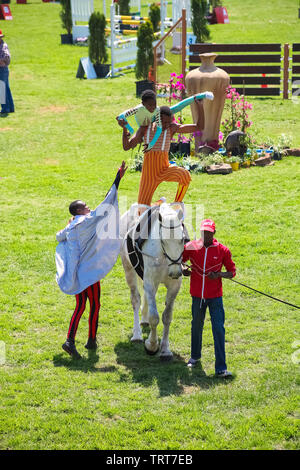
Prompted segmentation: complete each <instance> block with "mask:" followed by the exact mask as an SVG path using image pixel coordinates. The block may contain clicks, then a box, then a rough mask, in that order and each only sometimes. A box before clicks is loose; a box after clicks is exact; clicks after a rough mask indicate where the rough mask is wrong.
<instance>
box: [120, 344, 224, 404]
mask: <svg viewBox="0 0 300 470" xmlns="http://www.w3.org/2000/svg"><path fill="white" fill-rule="evenodd" d="M115 353H116V355H117V363H118V364H122V365H123V366H125V367H126V369H128V370H129V371H130V378H129V377H128V375H127V374H124V373H123V374H121V375H120V381H121V382H124V381H127V380H131V381H133V382H137V383H140V384H142V385H143V386H144V387H147V386H149V387H150V386H152V385H153V383H154V382H156V383H157V386H158V388H159V394H160V396H168V395H181V394H185V393H189V394H190V393H194V392H197V389H202V390H205V389H210V388H214V387H217V386H218V385H220V384H224V382H226V383H228V384H229V383H230V382H231V380H228V379H227V380H225V381H224V379H220V378H217V377H215V376H214V375H206V373H205V371H204V370H203V368H202V365H201V363H200V362H199V364H198V365H197V366H196V367H194V368H192V369H190V368H189V367H187V365H186V361H185V359H183V358H182V357H181V356H180V355H178V354H174V355H173V360H172V361H169V362H163V361H161V360H160V358H159V353H158V354H156V355H155V356H149V355H147V353H146V352H145V349H144V344H143V343H131V342H130V339H129V341H126V342H120V343H118V344H117V345H116V346H115Z"/></svg>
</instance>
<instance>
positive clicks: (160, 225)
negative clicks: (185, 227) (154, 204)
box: [158, 213, 184, 266]
mask: <svg viewBox="0 0 300 470" xmlns="http://www.w3.org/2000/svg"><path fill="white" fill-rule="evenodd" d="M158 220H159V238H160V244H161V247H162V251H163V254H164V256H165V257H166V258H167V259H168V260H169V261H171V263H169V264H168V266H172V265H173V264H178V265H181V259H182V255H183V251H184V250H182V252H181V254H180V255H179V256H178V258H177V259H173V258H171V257H170V256H169V255H168V253H167V252H166V248H165V246H164V241H163V238H162V233H161V232H162V230H161V229H162V228H165V229H168V230H171V229H172V230H175V228H179V227H182V224H179V225H176V226H171V227H167V226H166V225H163V223H162V217H161V214H160V213H159V217H158ZM182 241H183V242H184V237H182Z"/></svg>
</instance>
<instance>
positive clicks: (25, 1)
mask: <svg viewBox="0 0 300 470" xmlns="http://www.w3.org/2000/svg"><path fill="white" fill-rule="evenodd" d="M6 3H10V2H6ZM17 3H23V4H24V3H27V0H17Z"/></svg>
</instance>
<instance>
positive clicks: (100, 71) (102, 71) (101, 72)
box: [94, 64, 110, 78]
mask: <svg viewBox="0 0 300 470" xmlns="http://www.w3.org/2000/svg"><path fill="white" fill-rule="evenodd" d="M109 68H110V64H94V69H95V72H96V75H97V78H105V77H106V75H107V74H108V73H109Z"/></svg>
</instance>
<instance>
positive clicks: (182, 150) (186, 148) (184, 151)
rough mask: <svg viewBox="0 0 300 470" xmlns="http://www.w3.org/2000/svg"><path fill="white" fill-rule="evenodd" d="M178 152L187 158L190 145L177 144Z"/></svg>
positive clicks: (185, 143) (188, 143) (187, 143)
mask: <svg viewBox="0 0 300 470" xmlns="http://www.w3.org/2000/svg"><path fill="white" fill-rule="evenodd" d="M179 152H180V153H181V154H182V155H184V156H185V157H187V156H188V155H190V153H191V144H190V142H179Z"/></svg>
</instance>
